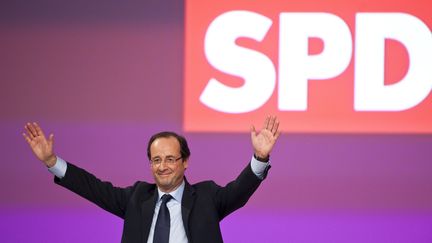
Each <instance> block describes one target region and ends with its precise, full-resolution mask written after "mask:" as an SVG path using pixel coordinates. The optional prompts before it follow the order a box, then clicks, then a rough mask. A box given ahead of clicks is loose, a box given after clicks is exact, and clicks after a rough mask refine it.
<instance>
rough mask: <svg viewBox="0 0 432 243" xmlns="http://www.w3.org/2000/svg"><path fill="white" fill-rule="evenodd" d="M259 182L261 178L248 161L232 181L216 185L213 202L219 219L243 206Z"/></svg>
mask: <svg viewBox="0 0 432 243" xmlns="http://www.w3.org/2000/svg"><path fill="white" fill-rule="evenodd" d="M261 182H262V180H261V179H260V178H258V177H257V176H256V175H255V174H254V173H253V171H252V168H251V166H250V163H249V164H248V165H247V167H246V168H245V169H243V171H242V172H241V174H240V175H239V176H238V177H237V178H236V179H235V180H234V181H232V182H230V183H228V184H227V185H226V186H225V187H217V189H216V196H215V204H216V208H217V209H218V213H219V219H220V220H222V219H223V218H224V217H225V216H227V215H228V214H230V213H232V212H233V211H235V210H237V209H239V208H241V207H243V206H244V205H245V204H246V203H247V201H248V200H249V198H250V197H251V196H252V194H253V193H254V192H255V191H256V190H257V188H258V186H259V185H260V184H261Z"/></svg>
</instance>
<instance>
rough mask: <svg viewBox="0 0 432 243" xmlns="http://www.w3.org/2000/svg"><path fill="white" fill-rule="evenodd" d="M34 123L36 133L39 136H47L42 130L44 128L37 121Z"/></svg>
mask: <svg viewBox="0 0 432 243" xmlns="http://www.w3.org/2000/svg"><path fill="white" fill-rule="evenodd" d="M33 125H34V127H35V130H36V133H37V135H39V136H42V137H45V134H44V132H43V131H42V129H41V128H40V127H39V125H38V124H37V123H36V122H33Z"/></svg>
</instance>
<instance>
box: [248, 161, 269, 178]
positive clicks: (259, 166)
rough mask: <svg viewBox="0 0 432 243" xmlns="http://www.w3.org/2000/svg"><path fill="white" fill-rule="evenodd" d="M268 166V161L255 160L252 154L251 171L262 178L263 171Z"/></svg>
mask: <svg viewBox="0 0 432 243" xmlns="http://www.w3.org/2000/svg"><path fill="white" fill-rule="evenodd" d="M268 166H270V161H268V162H261V161H259V160H257V159H256V158H255V156H252V159H251V169H252V172H253V173H254V174H255V175H256V176H257V177H258V178H260V179H261V180H263V179H264V176H265V172H266V169H267V167H268Z"/></svg>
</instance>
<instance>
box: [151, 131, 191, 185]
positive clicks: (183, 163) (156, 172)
mask: <svg viewBox="0 0 432 243" xmlns="http://www.w3.org/2000/svg"><path fill="white" fill-rule="evenodd" d="M150 154H151V159H152V160H155V159H160V160H161V161H162V162H161V163H159V164H154V163H152V164H151V165H150V166H151V169H152V173H153V177H154V179H155V182H156V185H157V186H158V187H159V189H160V190H161V191H163V192H171V191H173V190H175V189H176V188H177V187H178V186H179V185H180V184H181V183H182V181H183V176H184V171H185V169H186V168H187V166H188V163H187V160H183V159H179V160H175V161H174V162H173V163H167V160H166V158H175V159H178V158H180V157H181V154H180V144H179V142H178V141H177V139H176V138H174V137H168V138H158V139H156V140H155V141H153V143H152V144H151V145H150Z"/></svg>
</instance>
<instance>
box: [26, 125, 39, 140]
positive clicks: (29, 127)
mask: <svg viewBox="0 0 432 243" xmlns="http://www.w3.org/2000/svg"><path fill="white" fill-rule="evenodd" d="M26 130H27V132H28V134H29V136H30V137H31V138H35V137H36V136H37V134H36V130H35V129H34V127H33V125H32V124H31V123H27V126H26Z"/></svg>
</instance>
